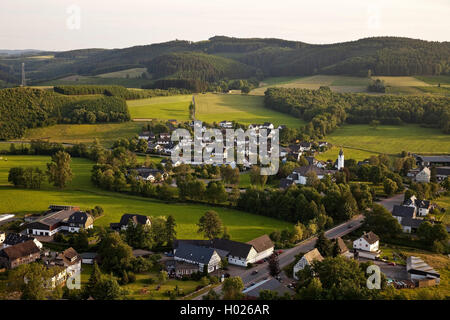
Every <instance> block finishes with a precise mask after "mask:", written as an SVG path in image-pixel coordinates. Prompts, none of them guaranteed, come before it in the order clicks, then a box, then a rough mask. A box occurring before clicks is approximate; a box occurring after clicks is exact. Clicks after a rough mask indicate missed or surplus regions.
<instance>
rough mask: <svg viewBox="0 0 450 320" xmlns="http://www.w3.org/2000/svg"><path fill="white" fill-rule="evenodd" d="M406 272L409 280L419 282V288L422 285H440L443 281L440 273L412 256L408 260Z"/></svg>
mask: <svg viewBox="0 0 450 320" xmlns="http://www.w3.org/2000/svg"><path fill="white" fill-rule="evenodd" d="M406 271H407V272H408V277H409V279H410V280H412V281H414V282H418V284H419V287H420V286H421V283H422V286H429V285H433V284H439V282H440V279H441V276H440V274H439V272H437V271H436V270H434V269H433V268H432V267H430V266H429V265H428V264H427V263H425V262H424V261H423V260H422V259H420V258H419V257H415V256H410V257H408V258H407V259H406ZM430 280H431V281H430Z"/></svg>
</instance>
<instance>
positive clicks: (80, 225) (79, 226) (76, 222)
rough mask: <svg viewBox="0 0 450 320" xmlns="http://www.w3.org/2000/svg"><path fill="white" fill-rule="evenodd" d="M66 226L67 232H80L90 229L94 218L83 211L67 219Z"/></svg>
mask: <svg viewBox="0 0 450 320" xmlns="http://www.w3.org/2000/svg"><path fill="white" fill-rule="evenodd" d="M67 224H68V227H69V230H68V231H69V232H80V230H87V229H92V228H93V227H94V218H93V217H92V216H91V215H90V214H88V213H86V212H84V211H77V212H75V213H74V214H72V215H71V216H70V217H69V219H67Z"/></svg>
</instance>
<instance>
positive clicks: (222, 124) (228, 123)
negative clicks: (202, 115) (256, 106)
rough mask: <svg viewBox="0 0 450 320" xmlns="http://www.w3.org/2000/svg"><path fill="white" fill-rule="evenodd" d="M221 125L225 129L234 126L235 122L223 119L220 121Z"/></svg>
mask: <svg viewBox="0 0 450 320" xmlns="http://www.w3.org/2000/svg"><path fill="white" fill-rule="evenodd" d="M219 126H220V127H221V128H223V129H232V128H233V122H231V121H221V122H219Z"/></svg>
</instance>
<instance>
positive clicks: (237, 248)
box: [173, 239, 253, 258]
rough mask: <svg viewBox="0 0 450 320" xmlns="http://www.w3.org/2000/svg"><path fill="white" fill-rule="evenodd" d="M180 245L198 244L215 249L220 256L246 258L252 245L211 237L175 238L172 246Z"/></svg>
mask: <svg viewBox="0 0 450 320" xmlns="http://www.w3.org/2000/svg"><path fill="white" fill-rule="evenodd" d="M182 245H191V246H198V247H203V248H211V249H214V250H216V251H217V253H218V254H219V255H220V256H223V255H224V254H225V255H228V254H230V255H232V256H235V257H240V258H247V257H248V254H249V253H250V250H251V249H252V247H253V246H252V245H251V244H248V243H243V242H237V241H232V240H227V239H213V240H175V241H174V244H173V246H174V248H177V247H180V246H182ZM219 252H220V253H219Z"/></svg>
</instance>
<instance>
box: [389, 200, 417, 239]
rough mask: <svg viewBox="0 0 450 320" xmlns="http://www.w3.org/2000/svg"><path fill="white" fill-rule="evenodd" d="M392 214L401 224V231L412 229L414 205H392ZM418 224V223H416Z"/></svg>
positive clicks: (409, 231) (414, 212)
mask: <svg viewBox="0 0 450 320" xmlns="http://www.w3.org/2000/svg"><path fill="white" fill-rule="evenodd" d="M392 216H393V217H394V218H396V219H397V221H398V222H399V223H400V225H401V226H402V229H403V232H407V233H411V232H412V229H413V224H414V225H415V224H417V223H415V222H414V223H413V220H418V219H416V207H415V206H401V205H394V208H393V209H392ZM418 224H419V225H420V223H418Z"/></svg>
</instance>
